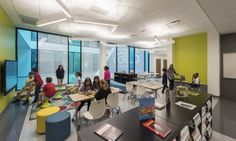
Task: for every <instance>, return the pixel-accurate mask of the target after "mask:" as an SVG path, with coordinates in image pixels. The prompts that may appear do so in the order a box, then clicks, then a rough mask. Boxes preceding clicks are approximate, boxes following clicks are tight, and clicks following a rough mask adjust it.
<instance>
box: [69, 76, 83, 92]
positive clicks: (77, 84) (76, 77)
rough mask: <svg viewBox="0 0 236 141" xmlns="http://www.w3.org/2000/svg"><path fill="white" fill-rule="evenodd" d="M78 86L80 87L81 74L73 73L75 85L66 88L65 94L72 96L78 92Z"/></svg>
mask: <svg viewBox="0 0 236 141" xmlns="http://www.w3.org/2000/svg"><path fill="white" fill-rule="evenodd" d="M80 86H81V73H80V72H76V73H75V85H74V86H71V87H70V88H68V89H67V90H66V93H68V94H74V93H76V92H78V90H79V88H80Z"/></svg>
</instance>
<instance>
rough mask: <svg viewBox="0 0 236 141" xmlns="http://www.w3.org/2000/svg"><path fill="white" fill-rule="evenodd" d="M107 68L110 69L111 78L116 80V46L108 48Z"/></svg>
mask: <svg viewBox="0 0 236 141" xmlns="http://www.w3.org/2000/svg"><path fill="white" fill-rule="evenodd" d="M107 66H108V67H109V68H110V72H111V77H112V78H114V72H116V46H113V45H109V44H108V48H107Z"/></svg>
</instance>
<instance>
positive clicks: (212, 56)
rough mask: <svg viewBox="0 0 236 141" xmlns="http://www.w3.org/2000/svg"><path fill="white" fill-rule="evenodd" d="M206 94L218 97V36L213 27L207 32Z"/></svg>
mask: <svg viewBox="0 0 236 141" xmlns="http://www.w3.org/2000/svg"><path fill="white" fill-rule="evenodd" d="M207 35H208V36H207V40H208V42H207V46H208V50H207V56H208V69H207V76H208V78H207V81H208V93H210V94H213V95H215V96H220V35H219V32H218V31H216V30H215V29H214V28H213V27H212V28H210V29H209V31H208V32H207Z"/></svg>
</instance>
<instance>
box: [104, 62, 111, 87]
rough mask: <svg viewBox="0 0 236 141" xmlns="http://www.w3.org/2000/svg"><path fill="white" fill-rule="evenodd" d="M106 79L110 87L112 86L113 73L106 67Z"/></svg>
mask: <svg viewBox="0 0 236 141" xmlns="http://www.w3.org/2000/svg"><path fill="white" fill-rule="evenodd" d="M104 79H105V80H106V81H107V83H108V85H109V86H110V80H111V73H110V71H109V67H108V66H105V67H104Z"/></svg>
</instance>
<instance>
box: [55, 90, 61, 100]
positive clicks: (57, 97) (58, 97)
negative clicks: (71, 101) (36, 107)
mask: <svg viewBox="0 0 236 141" xmlns="http://www.w3.org/2000/svg"><path fill="white" fill-rule="evenodd" d="M54 98H55V99H61V98H62V95H61V89H58V90H57V92H56V94H55V95H54Z"/></svg>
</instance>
